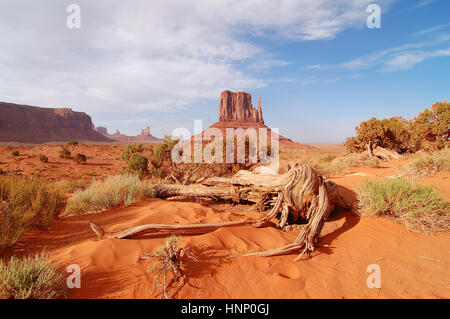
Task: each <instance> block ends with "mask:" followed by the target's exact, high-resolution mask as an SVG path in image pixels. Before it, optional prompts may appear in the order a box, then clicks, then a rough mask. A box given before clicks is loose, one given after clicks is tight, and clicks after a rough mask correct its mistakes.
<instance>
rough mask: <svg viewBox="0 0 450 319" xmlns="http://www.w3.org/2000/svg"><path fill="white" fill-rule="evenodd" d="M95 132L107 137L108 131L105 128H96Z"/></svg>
mask: <svg viewBox="0 0 450 319" xmlns="http://www.w3.org/2000/svg"><path fill="white" fill-rule="evenodd" d="M95 130H96V131H97V132H98V133H100V134H102V135H108V129H107V128H106V127H103V126H97V128H96V129H95Z"/></svg>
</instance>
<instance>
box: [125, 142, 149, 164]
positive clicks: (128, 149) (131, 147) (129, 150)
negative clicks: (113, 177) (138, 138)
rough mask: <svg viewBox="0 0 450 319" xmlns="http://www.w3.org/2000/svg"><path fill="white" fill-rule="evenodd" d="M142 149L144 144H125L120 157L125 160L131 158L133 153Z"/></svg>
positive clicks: (140, 151)
mask: <svg viewBox="0 0 450 319" xmlns="http://www.w3.org/2000/svg"><path fill="white" fill-rule="evenodd" d="M143 151H144V146H143V145H142V144H138V143H132V144H128V145H126V146H125V148H124V149H123V151H122V159H123V160H124V161H125V162H127V161H129V160H130V159H131V156H132V155H133V154H135V153H142V152H143Z"/></svg>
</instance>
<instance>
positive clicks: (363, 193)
mask: <svg viewBox="0 0 450 319" xmlns="http://www.w3.org/2000/svg"><path fill="white" fill-rule="evenodd" d="M357 197H358V200H359V204H358V205H359V214H360V215H363V216H372V215H380V216H387V217H390V218H393V219H395V220H398V221H400V222H402V223H403V224H405V225H406V227H408V228H410V229H412V230H415V231H422V232H425V233H434V232H437V231H448V230H449V229H450V203H449V202H448V201H446V200H445V199H444V198H443V197H442V196H441V195H440V194H439V193H437V192H436V191H435V190H434V189H433V187H432V186H427V185H420V184H418V183H410V182H408V181H406V180H405V179H392V180H377V181H372V180H369V179H365V180H364V181H363V182H362V183H361V186H360V188H359V189H358V190H357Z"/></svg>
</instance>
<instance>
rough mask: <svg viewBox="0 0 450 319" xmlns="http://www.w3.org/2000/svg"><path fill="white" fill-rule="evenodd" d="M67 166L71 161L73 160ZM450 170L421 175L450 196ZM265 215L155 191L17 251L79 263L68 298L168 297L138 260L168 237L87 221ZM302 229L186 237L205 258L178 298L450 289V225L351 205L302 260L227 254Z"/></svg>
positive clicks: (412, 293) (344, 186) (39, 235)
mask: <svg viewBox="0 0 450 319" xmlns="http://www.w3.org/2000/svg"><path fill="white" fill-rule="evenodd" d="M44 148H45V147H44ZM9 153H10V152H9ZM86 153H87V150H86ZM111 156H112V155H111ZM0 161H2V162H3V159H0ZM398 164H401V162H399V161H391V162H388V163H386V165H385V168H373V169H372V168H355V169H354V170H353V173H355V172H358V173H364V174H366V175H369V176H376V175H380V176H385V177H386V176H390V175H394V174H396V173H397V166H398ZM66 165H67V167H72V166H71V165H72V164H71V165H68V164H66ZM74 165H75V164H74ZM111 165H112V169H114V170H115V169H117V167H118V166H119V164H118V163H112V164H111ZM26 166H27V165H23V166H21V167H23V168H26ZM58 167H59V166H58ZM99 167H101V166H99ZM72 169H74V170H75V173H76V172H77V170H76V169H75V168H72ZM80 169H81V170H83V169H84V168H80ZM108 172H109V171H108ZM105 173H106V171H105ZM109 173H111V172H109ZM449 176H450V175H449V174H446V175H445V174H440V175H438V176H435V177H431V178H427V179H424V180H423V181H424V182H425V183H430V184H433V185H436V186H439V187H441V188H442V189H443V191H444V193H445V196H446V197H447V198H450V192H449V183H448V178H449ZM363 178H364V177H363V176H359V175H351V176H344V177H338V178H335V179H334V181H335V182H336V183H337V184H339V185H340V192H341V194H342V195H344V196H345V197H346V198H347V199H348V200H352V198H353V196H354V193H353V190H354V189H355V187H357V186H358V185H359V183H360V182H361V180H362V179H363ZM259 216H260V213H258V212H256V211H249V212H245V215H244V212H243V211H242V210H239V207H229V208H228V209H227V210H226V211H223V210H220V211H219V210H218V209H216V207H206V206H204V205H200V204H197V203H188V202H181V201H167V200H160V199H147V200H144V201H141V202H139V203H136V204H134V205H131V206H129V207H126V208H118V209H112V210H109V211H106V212H103V213H99V214H90V215H80V216H69V217H63V218H61V219H60V220H57V221H55V222H54V223H53V224H52V225H51V227H50V229H49V230H34V231H31V232H30V233H29V234H28V235H27V237H26V238H25V239H24V240H23V241H22V242H21V244H22V245H19V246H17V248H15V250H14V251H11V252H9V253H12V252H14V253H16V254H29V253H32V252H34V251H40V250H42V249H44V248H46V249H47V250H49V251H51V252H52V254H53V259H54V260H55V261H56V262H58V263H59V264H60V265H61V266H63V267H66V266H67V265H69V264H78V265H79V266H80V267H81V269H82V275H81V276H82V277H81V284H82V287H81V288H80V289H72V290H71V292H70V298H161V295H156V296H151V290H152V284H153V276H154V275H153V274H148V273H147V268H148V267H149V266H150V265H151V263H152V262H151V261H149V260H144V261H140V262H137V259H138V257H139V256H140V255H141V254H143V253H146V252H151V251H153V250H155V249H157V248H159V247H160V246H161V245H162V244H163V242H164V239H165V238H164V237H157V236H156V237H155V236H153V237H152V236H138V237H135V238H132V239H120V240H119V239H104V240H98V239H97V238H96V236H95V234H94V233H93V232H92V231H91V230H90V228H89V225H88V224H89V221H90V220H94V221H95V222H96V223H97V224H98V225H100V226H102V227H104V228H105V229H106V230H117V229H120V228H124V227H131V226H136V225H141V224H146V223H166V224H177V223H179V224H188V223H209V222H218V221H236V220H242V219H243V218H245V217H254V218H257V217H259ZM295 237H296V232H295V231H293V232H289V233H286V232H283V231H280V230H278V229H276V228H274V227H265V228H258V229H256V228H252V227H235V228H223V229H219V230H217V231H214V232H211V233H208V234H203V235H195V236H185V237H183V239H182V242H181V246H189V247H191V249H192V252H193V253H194V254H196V255H197V256H198V258H199V261H198V262H192V261H191V262H189V265H188V267H187V273H186V282H184V283H181V282H180V285H179V286H180V290H179V292H178V294H177V296H176V297H178V298H449V297H450V271H449V265H450V254H449V253H448V246H449V244H450V233H440V234H436V235H433V236H428V235H425V234H421V233H413V232H410V231H408V230H407V229H406V228H405V227H404V226H403V225H401V224H396V223H393V222H392V221H390V220H387V219H384V218H378V217H370V218H359V217H357V216H354V215H352V214H351V213H350V212H348V211H340V212H337V213H335V214H334V215H332V216H331V218H330V219H329V221H328V222H327V223H326V224H325V227H324V229H323V232H322V234H321V238H320V241H319V246H318V247H317V251H316V253H315V255H314V256H313V258H312V259H310V260H306V259H304V258H303V259H302V260H301V261H299V262H296V263H294V262H293V260H294V258H295V257H296V256H295V255H288V256H279V257H269V258H264V257H238V258H232V259H229V258H227V257H228V256H231V255H235V254H244V253H248V252H256V251H262V250H267V249H272V248H277V247H280V246H283V245H285V244H288V243H290V242H292V241H293V240H294V239H295ZM370 264H378V265H379V266H380V267H381V288H380V289H377V288H368V287H367V285H366V280H367V277H368V276H369V275H370V273H368V272H367V267H368V265H370ZM172 287H173V286H172ZM174 292H175V289H173V288H170V289H169V293H174Z"/></svg>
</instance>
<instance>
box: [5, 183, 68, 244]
mask: <svg viewBox="0 0 450 319" xmlns="http://www.w3.org/2000/svg"><path fill="white" fill-rule="evenodd" d="M64 205H65V201H64V198H63V197H62V195H61V194H60V192H59V191H58V189H57V188H56V187H54V185H50V184H48V183H46V182H44V181H40V180H37V179H33V180H29V179H26V178H23V177H17V176H2V177H0V251H1V250H2V249H4V248H6V247H9V246H11V245H13V244H15V243H16V242H17V241H19V240H20V239H21V238H22V237H23V236H24V234H25V233H26V231H27V230H29V229H30V228H31V227H33V226H44V225H48V224H49V223H50V222H51V220H52V219H53V218H54V217H55V216H57V215H58V214H59V213H60V212H61V211H62V209H63V208H64Z"/></svg>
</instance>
